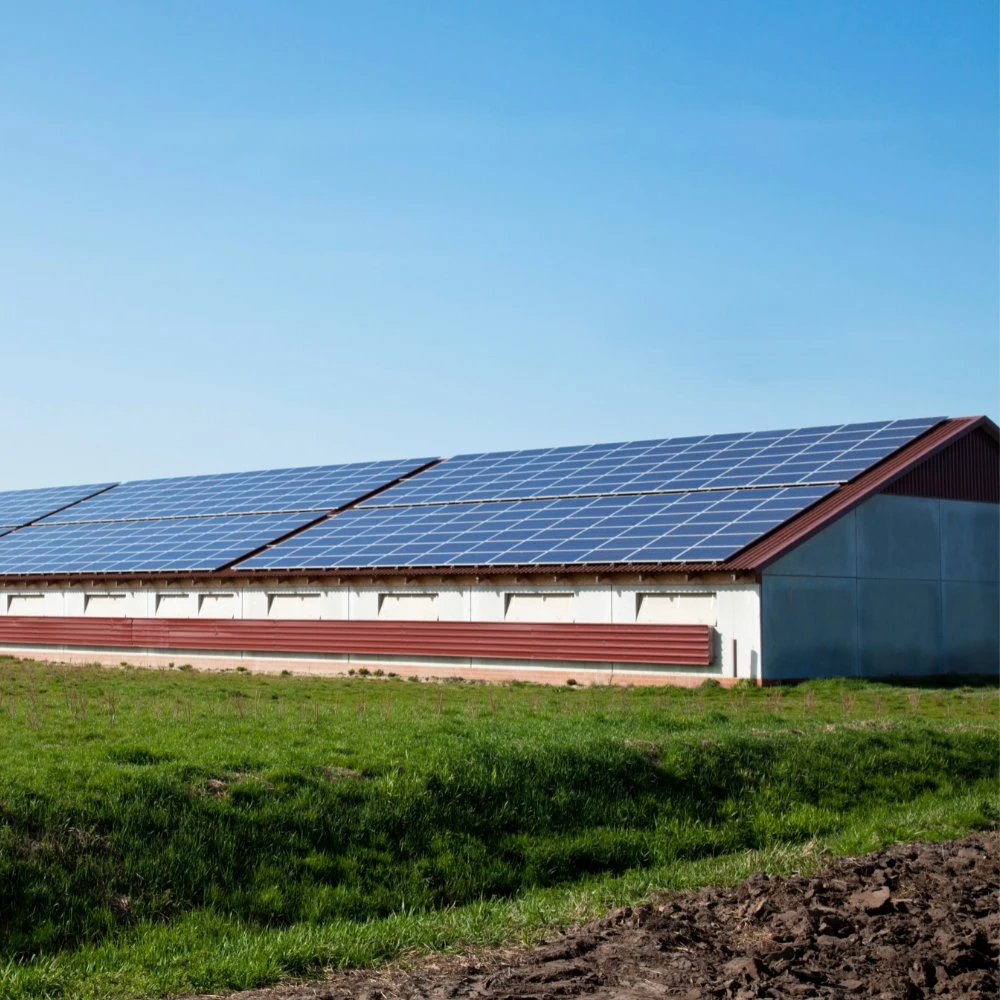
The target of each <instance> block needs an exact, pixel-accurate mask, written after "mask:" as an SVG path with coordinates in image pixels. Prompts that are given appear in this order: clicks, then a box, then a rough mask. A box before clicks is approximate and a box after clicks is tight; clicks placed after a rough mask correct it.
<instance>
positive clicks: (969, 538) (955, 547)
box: [941, 500, 1000, 583]
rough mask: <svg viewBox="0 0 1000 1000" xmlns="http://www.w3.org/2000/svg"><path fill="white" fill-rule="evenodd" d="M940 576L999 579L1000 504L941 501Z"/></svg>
mask: <svg viewBox="0 0 1000 1000" xmlns="http://www.w3.org/2000/svg"><path fill="white" fill-rule="evenodd" d="M941 576H942V579H945V580H968V581H977V582H980V583H996V581H997V580H998V579H1000V507H998V506H997V505H996V504H991V503H969V502H967V501H961V500H943V501H941Z"/></svg>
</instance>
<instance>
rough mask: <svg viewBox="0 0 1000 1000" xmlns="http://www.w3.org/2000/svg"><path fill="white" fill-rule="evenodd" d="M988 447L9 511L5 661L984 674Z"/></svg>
mask: <svg viewBox="0 0 1000 1000" xmlns="http://www.w3.org/2000/svg"><path fill="white" fill-rule="evenodd" d="M998 492H1000V466H998V432H997V427H996V425H995V424H994V423H993V422H992V421H990V420H988V419H987V418H985V417H970V418H961V419H942V418H934V419H922V420H895V421H884V422H877V423H864V424H846V425H839V426H828V427H812V428H804V429H796V430H785V431H773V432H755V433H737V434H722V435H711V436H705V437H689V438H673V439H666V440H651V441H635V442H629V443H625V444H613V445H592V446H587V447H575V448H574V447H567V448H551V449H538V450H531V451H518V452H497V453H483V454H473V455H461V456H457V457H455V458H450V459H445V460H439V459H434V458H415V459H409V460H405V461H398V462H373V463H365V464H350V465H332V466H322V467H315V468H303V469H290V470H288V469H286V470H272V471H265V472H256V473H240V474H226V475H213V476H195V477H184V478H175V479H161V480H148V481H136V482H126V483H120V484H114V483H103V484H96V485H91V486H81V487H67V488H59V489H43V490H20V491H15V492H8V493H0V652H3V653H8V654H12V655H18V656H37V657H43V658H53V659H60V660H69V661H87V662H94V661H97V662H107V663H118V662H119V661H122V660H125V661H128V662H130V663H136V664H146V665H165V664H168V663H177V664H180V663H191V664H194V665H196V666H204V667H212V666H218V667H233V666H239V665H242V666H245V667H247V668H249V669H259V670H282V669H288V670H293V671H303V672H312V673H341V672H344V671H346V670H348V669H349V668H355V669H357V668H361V667H366V668H368V669H370V670H375V669H382V670H384V671H386V672H390V671H394V672H396V673H399V674H417V675H420V676H436V677H446V676H449V675H454V676H462V677H467V678H474V677H480V678H491V679H511V678H524V679H533V680H549V681H553V682H562V681H565V680H567V679H569V678H574V679H575V680H577V681H578V682H580V683H589V682H597V681H599V682H608V681H613V682H620V683H663V682H665V681H671V682H675V683H689V684H691V683H700V682H701V681H703V680H704V679H705V678H709V677H711V678H717V679H718V680H719V681H721V682H722V683H724V684H725V683H733V682H734V681H735V680H737V679H739V678H746V679H748V680H751V681H754V682H757V683H767V682H770V681H777V680H793V679H803V678H809V677H820V676H822V677H827V676H887V675H903V676H914V675H930V674H943V673H977V674H984V673H994V672H996V671H997V670H998V649H1000V634H998V607H1000V580H998V576H1000V571H998V553H1000V506H998V501H1000V495H998Z"/></svg>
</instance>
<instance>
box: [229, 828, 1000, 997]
mask: <svg viewBox="0 0 1000 1000" xmlns="http://www.w3.org/2000/svg"><path fill="white" fill-rule="evenodd" d="M998 859H1000V835H998V834H997V833H996V832H993V833H984V834H976V835H973V836H970V837H966V838H965V839H963V840H960V841H955V842H952V843H949V844H901V845H898V846H895V847H893V848H891V849H889V850H887V851H883V852H880V853H878V854H872V855H868V856H866V857H863V858H849V859H840V860H839V861H837V862H835V863H834V864H832V865H831V866H830V867H829V868H828V869H827V870H826V871H825V872H824V873H823V874H821V875H818V876H815V877H811V878H806V877H792V878H786V879H779V878H770V877H768V876H767V875H754V876H752V877H751V878H749V879H747V880H746V881H745V882H743V883H741V884H740V885H737V886H733V887H731V888H728V889H715V888H706V889H702V890H700V891H698V892H689V893H677V894H672V895H669V896H663V897H661V898H659V899H658V900H655V901H654V902H653V903H651V904H650V905H647V906H642V907H636V908H630V907H627V908H625V909H622V910H617V911H615V912H613V913H611V914H609V915H608V916H607V917H605V918H603V919H601V920H598V921H595V922H594V923H591V924H588V925H586V926H584V927H580V928H577V929H575V930H573V931H571V932H569V933H568V934H565V935H563V936H561V937H559V938H556V939H554V940H552V941H551V942H549V943H547V944H544V945H540V946H538V947H536V948H523V949H516V950H512V951H505V952H492V953H487V954H485V955H479V956H476V957H468V956H466V957H462V958H459V957H453V958H443V957H440V956H436V957H434V958H432V959H427V960H423V961H422V962H420V963H418V964H416V965H414V966H413V967H410V968H406V969H392V970H383V971H379V972H370V971H369V972H365V971H345V972H340V973H336V974H334V977H333V978H332V979H331V980H329V981H327V982H325V983H323V984H315V985H310V986H298V987H292V986H284V987H277V988H274V989H270V990H254V991H252V992H251V993H245V994H240V997H241V1000H404V998H405V1000H446V998H459V997H470V998H471V997H475V998H477V1000H555V998H566V997H586V998H590V1000H610V998H612V997H614V998H616V1000H647V998H652V997H657V998H662V997H685V998H691V1000H695V998H698V1000H708V998H713V1000H714V998H727V1000H749V998H752V997H775V998H784V997H880V998H885V1000H890V998H891V1000H899V998H904V1000H917V998H921V997H995V996H997V995H998V992H1000V990H998V974H997V961H998V954H1000V950H998V943H1000V907H998V896H997V894H998V890H1000V877H998V874H1000V861H998Z"/></svg>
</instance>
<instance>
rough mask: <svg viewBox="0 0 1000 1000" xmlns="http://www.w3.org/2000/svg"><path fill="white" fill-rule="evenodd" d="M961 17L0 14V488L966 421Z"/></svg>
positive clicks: (966, 23) (980, 224) (979, 119)
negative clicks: (918, 419) (902, 419)
mask: <svg viewBox="0 0 1000 1000" xmlns="http://www.w3.org/2000/svg"><path fill="white" fill-rule="evenodd" d="M997 38H998V25H997V5H996V3H995V2H994V0H942V2H933V3H930V2H920V0H905V2H893V0H878V2H874V3H855V2H846V0H844V2H838V3H833V2H823V0H810V2H779V0H755V2H749V0H747V2H739V0H727V2H711V0H709V2H702V0H698V2H696V0H690V2H679V0H676V2H675V0H656V2H647V3H643V2H628V3H619V2H611V0H608V2H604V3H587V2H581V0H574V2H569V0H567V2H559V0H547V2H545V3H537V2H532V3H517V2H512V0H504V2H497V3H476V4H468V3H459V2H453V3H436V2H430V0H421V2H420V3H414V2H406V3H402V2H400V3H381V2H377V0H363V2H356V3H346V2H344V3H341V2H326V0H322V2H320V0H316V2H308V0H297V2H295V3H279V2H269V3H262V2H253V0H213V2H212V3H210V4H206V3H202V2H200V0H176V2H170V3H167V2H160V3H141V4H136V3H126V2H124V0H123V2H119V3H103V2H98V0H87V2H79V0H72V2H66V3H51V2H47V0H32V2H31V3H23V2H18V0H0V221H2V224H0V274H2V279H0V352H2V353H0V358H2V362H0V363H2V365H3V372H4V376H5V377H4V378H3V382H2V391H0V399H2V402H3V413H4V417H5V419H4V435H3V450H2V452H0V455H2V464H0V488H8V489H13V488H20V487H27V486H36V485H37V486H42V485H54V484H61V483H69V482H76V481H95V480H106V479H129V478H139V477H147V476H156V475H172V474H182V473H188V472H211V471H223V470H235V469H245V468H264V467H272V466H285V465H304V464H312V463H325V462H337V461H348V460H355V459H368V458H394V457H401V456H407V455H428V454H441V455H448V454H455V453H458V452H462V451H470V450H484V449H502V448H512V447H531V446H541V445H550V444H571V443H583V442H588V441H613V440H621V439H628V438H636V437H638V438H649V437H658V436H671V435H674V434H688V433H698V432H716V431H719V432H722V431H731V430H738V429H742V428H747V429H750V428H753V429H763V428H768V427H786V426H790V425H791V426H794V425H801V424H809V423H830V422H839V421H849V420H862V419H876V418H886V417H895V416H924V415H937V414H941V415H964V414H968V413H981V412H986V413H989V414H990V415H991V416H993V417H994V418H996V416H997V410H998V406H997V401H998V392H1000V383H998V379H1000V375H998V371H1000V356H998V298H1000V278H998V193H997V188H998V185H997V172H998V97H997V92H998V86H997V80H998V57H997V44H998V43H997Z"/></svg>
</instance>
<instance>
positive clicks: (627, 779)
mask: <svg viewBox="0 0 1000 1000" xmlns="http://www.w3.org/2000/svg"><path fill="white" fill-rule="evenodd" d="M998 751H1000V724H998V693H997V690H996V688H995V687H992V688H975V689H970V688H956V689H950V690H934V689H927V688H925V689H907V688H903V687H893V686H889V685H876V684H868V683H863V682H819V683H811V684H806V685H802V686H800V687H798V688H794V689H770V690H759V689H733V690H728V691H727V690H722V689H718V688H702V689H698V690H683V689H663V688H661V689H650V688H643V689H620V688H606V687H601V688H597V687H586V688H584V687H562V688H543V687H535V686H529V685H509V686H504V687H488V686H485V685H473V684H463V683H447V684H428V683H411V682H407V681H404V680H401V679H392V678H387V679H378V680H376V679H361V678H352V679H342V680H330V679H326V680H310V679H304V678H292V677H266V676H256V675H249V674H242V673H227V674H202V673H198V672H195V671H191V670H185V669H182V668H177V669H171V670H161V671H154V670H149V671H145V670H132V669H127V668H122V669H115V670H108V669H101V668H97V667H87V668H80V667H77V668H69V667H60V666H53V665H43V664H36V663H31V662H27V661H15V660H10V659H0V760H2V762H3V766H2V772H0V886H2V893H0V996H3V997H4V998H5V1000H7V998H9V1000H21V998H27V997H73V998H81V1000H85V998H107V997H116V998H119V997H120V998H125V997H138V996H161V995H165V994H169V993H183V992H196V991H210V990H215V991H221V990H224V989H236V988H246V987H250V986H255V985H261V984H264V983H268V982H273V981H275V980H277V979H280V978H282V977H284V976H306V975H312V974H317V973H319V972H321V971H322V969H323V968H324V967H328V966H330V965H342V964H347V963H351V964H359V963H361V964H363V963H374V962H379V961H383V960H387V959H391V958H393V957H395V956H398V955H399V954H400V953H402V952H406V951H408V950H411V949H429V948H457V947H465V946H468V945H480V944H494V943H500V942H502V941H508V940H511V939H519V940H522V939H531V938H532V937H534V936H537V935H539V934H540V933H543V932H545V931H546V930H548V929H551V928H552V927H554V926H558V925H564V924H566V923H569V922H572V921H577V920H582V919H586V918H588V917H590V916H593V915H595V914H597V913H599V912H601V911H603V910H604V909H606V908H607V907H608V906H610V905H614V904H617V903H622V902H626V901H634V900H636V899H639V898H641V897H643V896H644V895H646V894H648V893H649V892H650V891H652V890H653V889H655V888H661V887H685V886H693V885H697V884H701V883H704V882H708V881H720V882H725V881H732V880H735V879H738V878H740V877H743V876H744V875H746V874H748V873H749V872H750V871H752V870H755V869H765V870H770V871H774V872H783V871H790V870H792V869H794V868H808V867H810V866H815V865H816V864H818V863H819V862H820V861H821V858H822V855H823V852H824V851H834V852H852V853H853V852H858V851H864V850H870V849H872V848H874V847H877V846H880V845H882V844H884V843H887V842H890V841H892V840H896V839H912V838H917V837H929V838H943V837H949V836H954V835H957V834H959V833H962V832H965V831H967V830H969V829H974V828H981V827H985V826H991V825H995V824H996V823H997V821H998V819H1000V793H998V786H997V761H998V759H1000V757H998Z"/></svg>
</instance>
